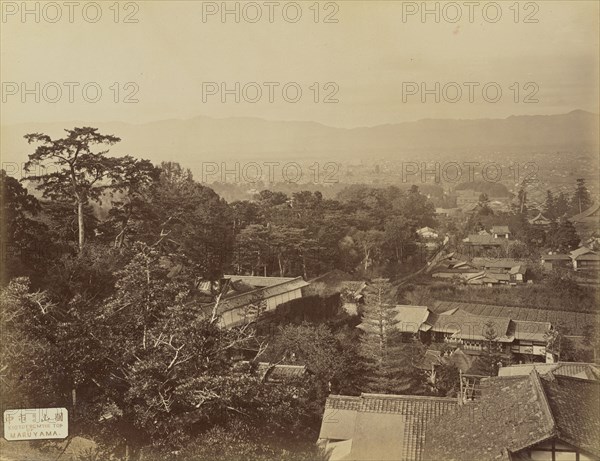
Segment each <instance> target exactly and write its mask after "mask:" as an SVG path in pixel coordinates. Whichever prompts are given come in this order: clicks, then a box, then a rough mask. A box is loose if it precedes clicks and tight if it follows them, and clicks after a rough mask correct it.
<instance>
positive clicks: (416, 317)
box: [394, 306, 430, 333]
mask: <svg viewBox="0 0 600 461" xmlns="http://www.w3.org/2000/svg"><path fill="white" fill-rule="evenodd" d="M394 311H395V312H396V316H395V317H394V319H395V320H396V321H397V322H398V323H396V325H395V326H396V329H397V330H398V331H401V332H402V333H417V332H418V331H427V330H429V328H430V326H429V325H426V324H425V322H427V319H428V318H429V314H430V312H429V309H428V308H427V307H425V306H396V307H395V308H394Z"/></svg>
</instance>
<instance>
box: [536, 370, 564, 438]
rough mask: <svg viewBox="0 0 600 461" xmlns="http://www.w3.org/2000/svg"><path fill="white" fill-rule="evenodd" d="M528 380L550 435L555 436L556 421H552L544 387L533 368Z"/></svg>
mask: <svg viewBox="0 0 600 461" xmlns="http://www.w3.org/2000/svg"><path fill="white" fill-rule="evenodd" d="M529 380H530V382H531V385H532V386H533V390H534V392H535V393H536V394H537V396H538V400H539V402H540V408H541V410H542V411H543V412H544V414H545V416H546V418H547V420H548V422H549V423H550V424H549V425H550V428H549V430H550V433H552V434H556V433H557V429H556V420H555V419H554V415H552V409H551V408H550V403H549V402H548V397H547V396H546V392H545V391H544V386H543V385H542V381H541V378H540V375H539V373H538V372H537V370H536V369H535V368H534V369H533V370H531V373H529Z"/></svg>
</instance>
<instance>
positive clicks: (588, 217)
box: [569, 204, 600, 223]
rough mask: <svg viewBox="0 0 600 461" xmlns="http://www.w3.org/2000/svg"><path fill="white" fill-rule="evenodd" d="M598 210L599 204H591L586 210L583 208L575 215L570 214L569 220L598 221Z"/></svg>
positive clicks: (578, 221) (576, 221)
mask: <svg viewBox="0 0 600 461" xmlns="http://www.w3.org/2000/svg"><path fill="white" fill-rule="evenodd" d="M599 210H600V204H595V205H592V206H591V207H590V208H588V209H587V210H584V211H583V212H582V213H579V214H576V215H575V216H571V217H570V218H569V221H571V222H573V223H580V222H592V223H596V222H598V219H599V218H598V211H599Z"/></svg>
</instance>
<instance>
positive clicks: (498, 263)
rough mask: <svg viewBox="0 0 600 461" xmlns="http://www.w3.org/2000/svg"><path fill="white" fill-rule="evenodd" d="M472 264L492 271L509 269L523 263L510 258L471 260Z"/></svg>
mask: <svg viewBox="0 0 600 461" xmlns="http://www.w3.org/2000/svg"><path fill="white" fill-rule="evenodd" d="M472 263H473V264H475V265H476V266H480V267H485V268H493V269H510V268H512V267H515V266H519V265H522V264H524V263H523V261H519V260H517V259H512V258H493V259H492V258H473V260H472Z"/></svg>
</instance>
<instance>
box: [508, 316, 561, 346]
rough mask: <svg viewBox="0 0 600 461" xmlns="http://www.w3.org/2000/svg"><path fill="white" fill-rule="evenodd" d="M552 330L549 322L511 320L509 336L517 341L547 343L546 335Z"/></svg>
mask: <svg viewBox="0 0 600 461" xmlns="http://www.w3.org/2000/svg"><path fill="white" fill-rule="evenodd" d="M551 329H552V324H551V323H550V322H532V321H528V320H511V322H510V325H509V335H510V336H514V338H515V339H516V340H518V341H535V342H538V343H539V342H544V343H545V342H547V338H546V334H547V333H548V331H550V330H551Z"/></svg>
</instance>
